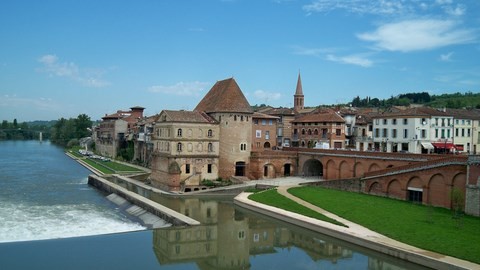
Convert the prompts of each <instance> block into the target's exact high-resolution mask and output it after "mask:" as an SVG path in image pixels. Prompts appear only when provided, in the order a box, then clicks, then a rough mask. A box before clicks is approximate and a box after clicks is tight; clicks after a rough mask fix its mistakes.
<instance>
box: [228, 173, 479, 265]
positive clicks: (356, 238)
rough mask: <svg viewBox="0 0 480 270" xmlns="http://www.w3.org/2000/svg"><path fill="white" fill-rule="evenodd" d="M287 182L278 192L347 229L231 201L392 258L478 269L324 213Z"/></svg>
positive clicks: (248, 202)
mask: <svg viewBox="0 0 480 270" xmlns="http://www.w3.org/2000/svg"><path fill="white" fill-rule="evenodd" d="M300 179H303V178H299V179H297V180H300ZM317 181H318V180H317ZM288 182H289V181H284V182H283V185H279V187H278V189H277V190H278V192H279V193H280V194H282V195H284V196H286V197H288V198H289V199H291V200H293V201H295V202H297V203H299V204H301V205H303V206H306V207H308V208H311V209H313V210H315V211H317V212H319V213H321V214H323V215H325V216H328V217H330V218H333V219H336V220H338V221H340V222H342V223H343V224H345V225H347V226H348V228H346V227H342V226H337V225H334V224H332V223H329V222H325V221H321V220H317V219H313V218H309V217H306V216H302V215H299V214H296V213H292V212H289V211H285V210H282V209H279V208H276V207H272V206H268V205H264V204H260V203H257V202H254V201H251V200H249V199H248V195H249V193H242V194H240V195H238V196H237V197H235V203H236V204H237V205H240V206H242V207H245V208H248V209H251V210H254V211H257V212H260V213H263V214H266V215H269V216H272V217H275V218H279V219H282V220H284V221H287V222H290V223H293V224H295V225H298V226H301V227H305V228H308V229H311V230H313V231H317V232H320V233H323V234H326V235H330V236H333V237H335V238H338V239H341V240H344V241H347V242H350V243H354V244H357V245H359V246H363V247H366V248H369V249H372V250H375V251H378V252H381V253H385V254H388V255H391V256H393V257H396V258H400V259H403V260H407V261H409V262H413V263H416V264H420V265H424V266H427V267H430V268H433V269H480V265H478V264H475V263H471V262H468V261H465V260H460V259H457V258H453V257H450V256H445V255H442V254H438V253H435V252H431V251H427V250H423V249H420V248H416V247H413V246H410V245H407V244H404V243H401V242H398V241H396V240H393V239H391V238H388V237H386V236H384V235H382V234H379V233H376V232H374V231H371V230H369V229H367V228H365V227H363V226H360V225H358V224H355V223H352V222H350V221H348V220H346V219H343V218H341V217H339V216H336V215H334V214H332V213H330V212H327V211H325V210H323V209H322V208H319V207H317V206H315V205H313V204H311V203H309V202H306V201H303V200H301V199H299V198H297V197H295V196H293V195H291V194H290V193H288V192H287V190H288V189H289V188H291V187H295V186H298V184H293V185H285V183H288ZM301 182H302V181H299V183H301Z"/></svg>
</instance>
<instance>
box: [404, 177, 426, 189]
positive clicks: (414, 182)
mask: <svg viewBox="0 0 480 270" xmlns="http://www.w3.org/2000/svg"><path fill="white" fill-rule="evenodd" d="M409 187H412V188H423V182H422V179H420V177H418V176H413V177H412V178H410V180H408V184H407V188H409Z"/></svg>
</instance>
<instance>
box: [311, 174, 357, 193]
mask: <svg viewBox="0 0 480 270" xmlns="http://www.w3.org/2000/svg"><path fill="white" fill-rule="evenodd" d="M310 185H314V186H319V187H323V188H329V189H338V190H344V191H350V192H357V193H361V192H363V191H364V186H365V184H364V181H362V180H361V179H358V178H352V179H339V180H328V181H321V182H315V183H314V184H310Z"/></svg>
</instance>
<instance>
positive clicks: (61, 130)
mask: <svg viewBox="0 0 480 270" xmlns="http://www.w3.org/2000/svg"><path fill="white" fill-rule="evenodd" d="M91 128H92V120H90V117H89V116H88V115H86V114H80V115H79V116H77V118H70V119H65V118H63V117H62V118H60V119H59V120H58V121H56V122H55V124H54V125H53V126H52V128H51V136H50V141H52V142H53V143H56V144H59V145H62V146H67V145H68V143H69V142H70V141H71V140H78V139H80V138H84V137H89V136H91V134H92V130H91Z"/></svg>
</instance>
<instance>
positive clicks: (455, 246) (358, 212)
mask: <svg viewBox="0 0 480 270" xmlns="http://www.w3.org/2000/svg"><path fill="white" fill-rule="evenodd" d="M288 192H289V193H290V194H292V195H295V196H297V197H299V198H301V199H303V200H305V201H308V202H310V203H312V204H314V205H317V206H318V207H321V208H323V209H325V210H327V211H329V212H331V213H334V214H336V215H338V216H340V217H342V218H345V219H347V220H350V221H352V222H354V223H357V224H360V225H362V226H364V227H367V228H369V229H371V230H373V231H376V232H378V233H381V234H383V235H385V236H388V237H390V238H392V239H396V240H398V241H400V242H403V243H406V244H409V245H412V246H416V247H419V248H422V249H426V250H430V251H435V252H438V253H441V254H445V255H449V256H452V257H456V258H460V259H464V260H467V261H471V262H474V263H480V244H479V243H480V233H479V230H480V218H478V217H473V216H461V217H453V214H452V211H451V210H448V209H444V208H438V207H431V206H425V205H420V204H413V203H410V202H406V201H400V200H394V199H389V198H383V197H377V196H371V195H366V194H358V193H352V192H345V191H338V190H330V189H324V188H318V187H299V188H291V189H289V190H288ZM277 200H278V198H277Z"/></svg>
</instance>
